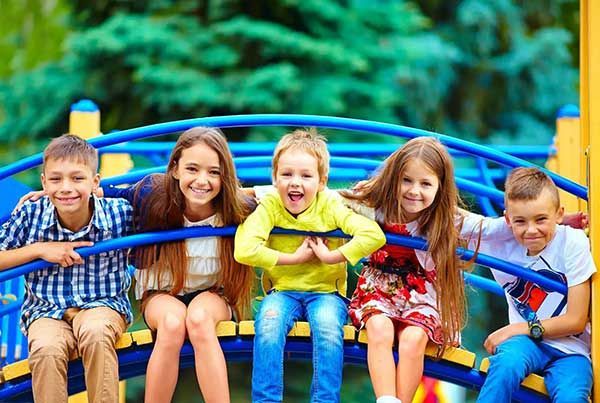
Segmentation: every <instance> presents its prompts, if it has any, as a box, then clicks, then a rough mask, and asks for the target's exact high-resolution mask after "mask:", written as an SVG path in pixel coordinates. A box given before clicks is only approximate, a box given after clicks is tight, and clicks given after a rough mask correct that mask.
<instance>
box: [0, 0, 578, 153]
mask: <svg viewBox="0 0 600 403" xmlns="http://www.w3.org/2000/svg"><path fill="white" fill-rule="evenodd" d="M4 3H7V4H8V5H9V7H8V8H7V9H9V10H10V12H9V13H4V14H3V16H2V18H3V19H6V20H7V22H8V24H6V25H4V24H3V26H4V27H5V28H3V29H8V32H7V35H5V37H4V39H3V40H2V42H1V43H2V47H1V48H0V49H1V51H2V52H3V55H5V56H6V59H7V60H11V62H10V63H9V66H11V67H9V68H8V70H6V68H5V70H4V72H3V74H2V73H0V78H2V81H0V144H2V145H4V146H6V144H14V142H15V141H16V140H17V139H18V138H22V137H27V138H28V139H30V141H43V142H45V141H46V140H47V138H48V137H51V136H53V135H56V134H58V133H60V132H64V131H66V129H67V127H66V113H67V110H68V107H69V105H70V104H71V103H73V102H74V101H76V100H77V99H79V98H82V97H87V98H91V99H93V100H94V101H96V102H97V103H99V105H100V108H101V110H102V112H103V116H102V119H103V122H102V123H103V126H102V127H103V128H105V130H110V129H114V128H129V127H135V126H140V125H144V124H150V123H156V122H161V121H169V120H174V119H183V118H190V117H200V116H207V115H223V114H238V113H239V114H241V113H307V114H323V115H336V116H348V117H354V118H365V119H372V120H379V121H385V122H394V123H400V124H404V125H408V126H413V127H419V128H424V129H428V130H434V131H438V132H442V133H447V134H451V135H457V136H460V137H463V138H470V139H473V138H485V139H486V141H492V142H500V141H503V142H507V141H513V140H514V141H528V142H533V143H535V142H540V143H548V142H549V141H550V136H551V134H552V132H553V124H554V123H553V120H554V113H555V111H556V109H557V108H558V107H559V106H560V105H563V104H564V103H567V102H575V103H576V100H577V92H576V89H577V88H576V80H577V70H576V67H575V64H576V55H574V54H573V53H572V52H576V51H574V50H573V49H576V46H575V45H576V44H574V43H573V42H572V41H573V38H574V33H576V29H577V26H576V24H575V23H574V22H573V21H576V16H577V2H576V1H575V0H561V1H554V0H543V1H539V2H527V3H526V5H522V3H521V2H517V1H514V0H490V1H483V0H463V1H456V0H455V1H444V2H442V1H439V0H428V1H426V0H423V1H418V2H417V1H415V2H410V1H395V0H394V1H392V0H380V1H378V2H371V1H367V0H352V1H329V2H324V1H320V0H304V1H298V0H284V1H273V0H271V1H266V0H265V1H253V2H246V1H239V0H238V1H235V0H228V1H189V0H188V1H183V0H180V1H176V0H160V1H153V2H144V1H126V2H125V1H120V0H104V1H96V2H87V1H81V0H80V1H74V2H64V3H63V2H61V1H59V0H55V1H52V2H47V1H42V0H37V1H36V0H28V1H26V2H21V1H16V0H8V1H7V0H5V1H4V2H3V4H4ZM563 21H566V26H563V25H561V24H562V22H563ZM28 27H29V28H28ZM24 43H27V47H26V48H25V49H21V50H17V47H18V45H19V44H24ZM7 44H8V45H10V44H13V45H12V47H11V46H7ZM11 51H12V52H13V55H12V57H10V52H11ZM34 55H35V56H37V57H38V59H37V60H32V58H33V56H34ZM255 132H256V134H255V136H256V137H253V138H257V139H262V138H265V137H267V138H273V137H276V136H277V135H278V134H280V132H281V130H264V129H261V130H257V131H255ZM238 133H239V134H238ZM244 133H245V132H243V131H239V132H236V134H235V135H234V137H238V138H239V137H240V136H243V135H244ZM367 137H368V136H367ZM361 138H362V136H361ZM524 139H526V140H524ZM13 157H14V156H13Z"/></svg>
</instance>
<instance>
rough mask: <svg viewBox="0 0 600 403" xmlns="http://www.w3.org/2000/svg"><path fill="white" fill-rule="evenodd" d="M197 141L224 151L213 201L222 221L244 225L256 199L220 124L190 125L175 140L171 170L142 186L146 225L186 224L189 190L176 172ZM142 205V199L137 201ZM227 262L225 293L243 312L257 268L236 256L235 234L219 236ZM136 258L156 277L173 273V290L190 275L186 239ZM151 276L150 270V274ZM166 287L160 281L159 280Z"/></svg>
mask: <svg viewBox="0 0 600 403" xmlns="http://www.w3.org/2000/svg"><path fill="white" fill-rule="evenodd" d="M197 144H205V145H207V146H208V147H210V148H211V149H212V150H214V151H215V152H216V153H217V155H218V156H219V162H220V172H221V191H220V192H219V194H218V195H217V196H216V197H215V198H214V199H213V201H212V203H213V206H214V208H215V211H216V213H217V217H218V219H219V223H218V224H219V225H221V226H226V225H238V224H241V223H242V221H243V220H244V219H245V218H246V217H247V216H248V214H250V211H251V209H252V205H253V203H252V200H251V199H248V198H247V197H246V196H245V195H244V194H243V192H242V190H241V187H240V183H239V181H238V179H237V176H236V172H235V166H234V164H233V157H232V155H231V152H230V150H229V147H228V145H227V140H226V139H225V136H224V135H223V133H221V131H220V130H219V129H215V128H209V127H194V128H191V129H189V130H186V131H185V132H184V133H183V134H181V136H179V139H178V140H177V143H176V144H175V147H174V148H173V151H172V153H171V157H170V159H169V164H168V166H167V173H166V174H157V175H154V176H153V178H152V183H151V186H152V190H151V192H149V196H146V197H144V195H140V194H139V193H140V190H141V189H138V191H137V192H136V193H137V194H136V199H137V198H139V197H141V198H142V203H141V206H142V208H141V211H142V213H141V214H139V215H141V220H142V222H141V224H142V225H141V226H142V228H143V229H145V230H155V229H169V228H180V227H182V226H183V213H184V211H185V205H186V200H185V196H184V195H183V193H182V192H181V189H180V188H179V181H178V180H176V179H175V178H174V177H173V173H174V172H175V171H176V170H177V164H178V162H179V159H180V158H181V154H182V152H183V151H184V150H186V149H188V148H190V147H193V146H195V145H197ZM135 205H140V203H137V202H136V203H135ZM218 252H219V259H220V265H221V271H220V273H219V276H220V277H219V282H218V285H219V286H223V289H224V296H225V298H226V299H227V301H228V302H229V303H230V304H231V305H232V306H233V308H234V309H235V311H236V313H237V314H238V317H243V316H244V314H245V313H246V312H247V310H248V307H249V303H250V296H251V294H252V289H253V285H254V280H255V275H254V270H252V268H250V267H249V266H245V265H242V264H240V263H238V262H236V261H235V259H234V258H233V238H231V237H221V238H219V242H218ZM135 257H136V264H137V265H138V267H139V268H149V269H150V270H155V272H156V275H155V278H157V279H161V278H162V273H163V272H168V273H169V274H170V278H172V279H173V288H172V289H171V290H169V293H170V294H171V295H177V294H178V293H179V292H180V291H181V290H182V289H183V286H184V284H185V282H186V278H187V268H188V258H187V253H186V245H185V241H175V242H166V243H162V244H158V245H152V246H145V247H142V248H138V249H136V255H135ZM147 277H149V276H147ZM158 288H159V289H160V288H161V286H160V284H159V285H158Z"/></svg>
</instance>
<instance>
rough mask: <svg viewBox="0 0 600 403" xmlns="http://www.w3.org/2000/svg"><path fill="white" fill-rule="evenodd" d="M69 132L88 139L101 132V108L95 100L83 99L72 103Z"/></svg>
mask: <svg viewBox="0 0 600 403" xmlns="http://www.w3.org/2000/svg"><path fill="white" fill-rule="evenodd" d="M69 133H71V134H75V135H77V136H79V137H82V138H84V139H86V140H89V139H91V138H92V137H96V136H98V135H99V134H100V110H99V109H98V106H96V104H95V103H94V102H92V101H91V100H89V99H82V100H81V101H79V102H76V103H74V104H73V105H71V113H70V115H69Z"/></svg>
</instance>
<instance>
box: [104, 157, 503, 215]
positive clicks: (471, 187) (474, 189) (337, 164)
mask: <svg viewBox="0 0 600 403" xmlns="http://www.w3.org/2000/svg"><path fill="white" fill-rule="evenodd" d="M234 162H235V166H236V169H243V168H256V167H264V166H270V165H271V157H266V156H263V157H243V158H236V159H235V160H234ZM380 164H381V161H376V160H365V159H359V158H349V157H331V166H332V167H333V168H363V169H366V170H373V169H377V168H378V167H379V165H380ZM166 168H167V167H166V165H163V166H158V167H154V168H147V169H140V170H136V171H132V172H128V173H126V174H123V175H118V176H113V177H110V178H107V179H103V180H102V182H101V184H102V186H114V185H120V184H123V183H135V182H137V181H138V180H140V179H141V178H143V177H144V176H146V175H149V174H152V173H157V172H161V173H164V172H165V171H166ZM456 185H457V186H458V188H459V189H462V190H465V191H467V192H470V193H473V194H477V195H483V196H485V197H488V198H490V199H492V200H493V201H495V202H496V203H498V204H499V205H500V206H504V193H502V192H501V191H499V190H497V189H496V188H495V187H493V188H491V187H488V186H484V185H481V184H479V183H477V182H473V181H470V180H467V179H463V178H459V177H457V178H456ZM491 215H496V214H495V212H494V214H491Z"/></svg>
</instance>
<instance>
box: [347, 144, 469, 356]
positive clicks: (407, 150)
mask: <svg viewBox="0 0 600 403" xmlns="http://www.w3.org/2000/svg"><path fill="white" fill-rule="evenodd" d="M414 160H419V161H421V162H422V163H424V164H425V165H426V166H427V167H428V168H429V169H430V170H431V172H433V173H434V174H435V176H436V177H437V178H438V180H439V188H438V191H437V193H436V195H435V198H434V200H433V202H432V203H431V205H430V206H429V207H427V208H426V209H425V210H423V211H422V212H421V213H420V214H419V218H418V219H417V223H418V228H419V232H420V233H421V234H423V235H424V236H426V237H427V243H428V246H429V254H430V255H431V257H432V259H433V262H434V263H435V266H436V279H435V281H434V287H435V290H436V293H437V306H438V310H439V314H440V321H441V327H442V334H443V345H442V348H441V349H440V351H439V352H438V354H439V356H441V354H443V351H444V350H445V348H446V347H447V346H449V345H454V344H456V341H457V338H456V337H457V335H458V334H459V333H460V330H461V329H462V327H463V326H464V323H465V319H466V305H465V288H464V282H463V278H462V273H461V271H460V261H459V259H458V258H457V256H456V252H455V251H456V247H457V246H458V230H457V228H456V224H455V216H456V214H457V211H458V206H459V204H460V203H461V202H460V197H459V194H458V189H457V188H456V183H455V182H454V165H453V163H452V158H451V157H450V154H449V153H448V151H447V150H446V148H445V147H444V146H443V145H442V144H441V143H440V142H439V141H438V140H437V139H435V138H432V137H418V138H415V139H412V140H410V141H407V142H406V143H405V144H404V145H403V146H402V147H401V148H399V149H398V150H396V151H395V152H394V153H392V154H391V155H390V156H389V157H388V158H387V159H386V160H385V162H384V163H383V166H382V167H381V169H380V170H379V171H378V172H377V173H376V174H375V175H374V176H373V177H371V178H370V179H369V180H367V181H366V183H365V184H364V186H363V187H362V188H361V190H360V191H359V192H358V193H349V192H344V196H345V197H348V198H350V199H354V200H358V201H360V202H363V203H365V204H366V205H368V206H370V207H372V208H374V209H376V211H377V212H378V214H380V215H381V216H382V217H383V220H384V222H386V223H390V222H392V223H399V222H403V216H404V214H403V211H402V204H401V203H400V200H399V197H394V195H399V194H400V189H401V185H402V177H403V175H404V171H405V170H406V166H407V164H408V163H409V162H410V161H414Z"/></svg>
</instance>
